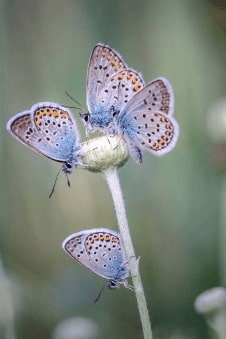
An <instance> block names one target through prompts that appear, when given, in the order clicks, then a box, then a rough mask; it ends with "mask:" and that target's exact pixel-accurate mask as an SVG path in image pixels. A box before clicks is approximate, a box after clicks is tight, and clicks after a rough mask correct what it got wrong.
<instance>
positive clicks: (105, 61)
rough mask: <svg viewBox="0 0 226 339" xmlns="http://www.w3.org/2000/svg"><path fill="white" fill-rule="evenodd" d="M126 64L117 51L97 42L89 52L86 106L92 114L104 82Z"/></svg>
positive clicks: (125, 66)
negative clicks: (90, 52)
mask: <svg viewBox="0 0 226 339" xmlns="http://www.w3.org/2000/svg"><path fill="white" fill-rule="evenodd" d="M126 68H127V65H126V64H125V63H124V61H123V59H122V58H121V56H120V55H119V53H118V52H116V51H114V50H113V49H112V48H110V47H108V46H106V45H103V44H97V45H96V46H95V47H94V49H93V51H92V54H91V57H90V60H89V65H88V74H87V86H86V93H87V106H88V110H89V112H90V113H91V114H92V113H93V112H95V111H96V106H97V105H98V103H99V100H100V99H99V95H100V93H101V91H102V89H103V88H104V87H105V84H106V82H108V81H109V79H111V78H112V76H113V75H114V74H116V73H117V72H119V71H121V70H123V69H126Z"/></svg>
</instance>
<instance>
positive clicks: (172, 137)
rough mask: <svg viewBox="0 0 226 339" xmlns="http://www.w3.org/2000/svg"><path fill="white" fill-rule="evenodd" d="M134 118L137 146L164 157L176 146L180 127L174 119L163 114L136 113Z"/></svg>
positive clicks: (133, 114)
mask: <svg viewBox="0 0 226 339" xmlns="http://www.w3.org/2000/svg"><path fill="white" fill-rule="evenodd" d="M132 116H133V118H134V119H135V121H136V122H137V125H136V126H137V129H136V146H138V148H139V147H140V148H143V149H146V150H148V151H150V152H151V153H153V154H155V155H164V154H166V153H168V152H170V151H171V150H172V149H173V148H174V147H175V145H176V143H177V140H178V136H179V127H178V124H177V122H176V120H175V119H174V118H173V117H169V116H167V115H166V114H165V113H162V112H155V113H154V112H150V111H143V112H134V113H132Z"/></svg>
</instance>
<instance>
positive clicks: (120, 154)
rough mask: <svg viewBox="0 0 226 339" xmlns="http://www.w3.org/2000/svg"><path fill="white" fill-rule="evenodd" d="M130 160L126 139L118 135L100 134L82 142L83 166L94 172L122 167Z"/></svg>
mask: <svg viewBox="0 0 226 339" xmlns="http://www.w3.org/2000/svg"><path fill="white" fill-rule="evenodd" d="M127 160H128V150H127V147H126V143H125V141H124V140H123V139H122V137H120V136H118V135H114V136H110V135H108V136H106V135H104V136H100V137H96V138H93V139H88V140H87V141H85V142H83V143H82V165H81V166H82V167H83V168H84V169H88V170H89V171H92V172H102V171H103V170H105V169H108V168H114V167H120V166H122V165H124V163H125V162H126V161H127Z"/></svg>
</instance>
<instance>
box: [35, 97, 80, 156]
mask: <svg viewBox="0 0 226 339" xmlns="http://www.w3.org/2000/svg"><path fill="white" fill-rule="evenodd" d="M31 111H32V112H33V122H34V125H35V127H36V129H37V131H38V133H39V134H40V136H41V138H42V139H43V140H45V141H46V142H47V143H48V144H49V147H50V148H51V149H52V150H53V153H54V155H55V156H56V157H59V158H60V159H63V160H65V161H67V160H69V158H70V156H71V155H72V153H73V150H75V149H76V147H77V145H78V142H79V134H78V130H77V126H76V123H75V120H74V118H73V116H72V114H71V112H70V110H69V109H68V108H65V107H63V106H60V105H59V104H57V103H49V102H43V103H39V104H37V105H34V106H33V107H32V109H31Z"/></svg>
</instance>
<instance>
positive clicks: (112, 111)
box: [111, 106, 119, 118]
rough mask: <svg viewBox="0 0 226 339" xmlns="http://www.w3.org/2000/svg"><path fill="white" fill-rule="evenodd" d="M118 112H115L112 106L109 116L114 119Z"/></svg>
mask: <svg viewBox="0 0 226 339" xmlns="http://www.w3.org/2000/svg"><path fill="white" fill-rule="evenodd" d="M118 113H119V111H116V109H115V107H114V106H111V116H112V118H114V117H115V116H116V115H118Z"/></svg>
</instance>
